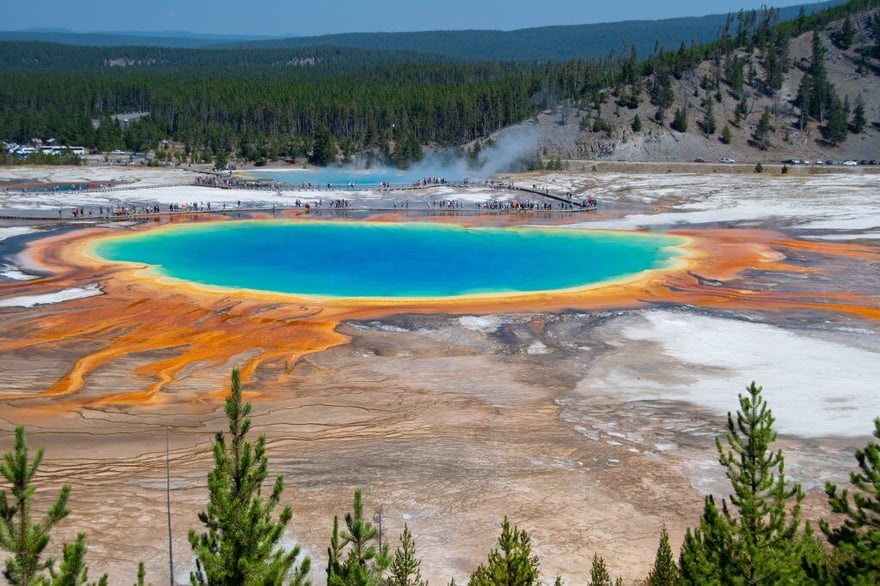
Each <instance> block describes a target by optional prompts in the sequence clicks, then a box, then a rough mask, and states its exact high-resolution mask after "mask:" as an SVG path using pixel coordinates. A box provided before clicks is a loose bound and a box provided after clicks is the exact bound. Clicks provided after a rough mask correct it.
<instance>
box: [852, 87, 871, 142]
mask: <svg viewBox="0 0 880 586" xmlns="http://www.w3.org/2000/svg"><path fill="white" fill-rule="evenodd" d="M867 123H868V121H867V120H866V119H865V99H864V98H862V94H859V95H857V96H856V106H855V109H853V119H852V131H853V133H855V134H861V132H862V131H863V130H864V129H865V125H866V124H867Z"/></svg>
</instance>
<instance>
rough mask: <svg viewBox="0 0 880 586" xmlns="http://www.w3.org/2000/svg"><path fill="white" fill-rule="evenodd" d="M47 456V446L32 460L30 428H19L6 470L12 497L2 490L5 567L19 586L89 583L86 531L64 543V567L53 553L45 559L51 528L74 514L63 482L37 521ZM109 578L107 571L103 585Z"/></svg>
mask: <svg viewBox="0 0 880 586" xmlns="http://www.w3.org/2000/svg"><path fill="white" fill-rule="evenodd" d="M42 460H43V450H42V449H39V450H37V453H36V455H35V456H34V458H33V460H31V459H30V454H29V450H28V445H27V441H26V438H25V430H24V427H17V428H16V429H15V446H14V447H13V450H12V452H8V453H6V454H4V456H3V463H2V464H0V475H2V477H3V479H4V480H5V481H6V483H8V485H9V486H10V493H11V497H12V498H11V500H10V499H9V498H8V497H7V494H6V491H5V490H4V491H0V550H3V551H6V552H9V553H10V554H11V556H10V557H8V558H7V559H6V564H5V567H4V569H3V577H4V578H6V580H7V581H8V582H9V584H12V585H14V586H28V585H30V584H36V585H40V586H67V585H71V586H73V585H79V584H87V583H88V567H87V566H86V564H85V555H86V544H85V539H86V538H85V534H84V533H80V534H79V535H77V537H76V541H75V542H74V543H72V544H65V545H64V546H63V549H62V551H63V559H62V562H61V566H60V567H59V568H58V570H56V569H55V560H54V559H52V558H51V557H49V558H45V559H43V551H44V550H45V549H46V546H47V545H48V544H49V538H50V537H51V531H52V529H53V528H54V527H55V525H57V524H58V523H59V522H60V521H61V520H62V519H64V518H65V517H67V515H68V514H70V509H68V508H67V501H68V498H69V497H70V486H69V485H67V484H65V485H64V486H62V487H61V492H60V493H59V495H58V498H57V499H55V502H53V503H52V504H51V505H50V506H49V509H48V510H47V511H46V513H45V515H44V517H43V519H42V520H40V521H34V512H33V505H34V503H33V497H34V493H36V491H37V486H36V484H35V483H34V476H35V475H36V473H37V470H38V469H39V467H40V462H42ZM106 583H107V576H106V575H105V576H102V577H101V578H100V580H99V581H98V582H97V584H99V585H104V584H106Z"/></svg>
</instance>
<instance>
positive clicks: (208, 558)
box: [189, 369, 310, 586]
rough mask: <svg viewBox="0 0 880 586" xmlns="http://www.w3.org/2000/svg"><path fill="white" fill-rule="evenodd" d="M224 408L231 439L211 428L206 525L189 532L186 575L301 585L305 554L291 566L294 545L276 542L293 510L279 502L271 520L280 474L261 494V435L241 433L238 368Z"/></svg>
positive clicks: (216, 581)
mask: <svg viewBox="0 0 880 586" xmlns="http://www.w3.org/2000/svg"><path fill="white" fill-rule="evenodd" d="M225 412H226V416H227V418H228V420H229V437H230V439H231V443H230V445H228V446H227V443H226V437H225V436H224V434H223V433H222V432H218V433H217V435H216V438H215V440H214V468H213V470H211V471H210V472H209V473H208V492H209V501H208V505H207V507H206V508H205V510H204V511H202V512H200V513H199V520H200V521H201V522H202V524H203V525H204V526H205V529H206V531H205V532H204V533H201V534H199V533H197V532H196V531H195V530H194V529H191V530H190V532H189V542H190V545H191V546H192V549H193V553H194V554H195V557H196V569H195V571H193V572H191V573H190V581H191V582H192V583H193V584H210V585H211V586H219V585H226V586H250V585H260V586H268V585H281V584H293V585H295V586H305V585H307V584H308V572H309V565H310V562H309V558H307V557H306V558H303V560H302V562H301V564H300V566H299V567H297V568H295V567H294V564H295V563H296V561H297V558H298V557H299V554H300V549H299V547H294V548H292V549H291V550H290V551H284V550H283V549H282V548H281V545H280V544H281V539H282V538H283V537H284V530H285V528H286V527H287V524H288V523H289V522H290V519H291V517H292V516H293V512H292V510H291V508H290V506H286V507H284V509H283V510H282V511H281V513H280V514H279V515H278V518H277V520H276V519H274V518H273V512H274V511H275V508H276V507H277V506H278V504H279V501H280V499H281V493H282V492H283V490H284V483H283V480H282V477H281V476H278V477H277V478H276V479H275V483H274V484H273V486H272V491H271V492H270V494H269V496H268V498H265V497H263V496H262V494H261V490H262V486H263V482H264V481H265V480H266V478H267V476H268V468H269V458H268V456H267V455H266V436H264V435H261V436H260V437H259V438H258V439H257V443H256V444H251V443H250V442H249V441H247V439H246V436H247V434H248V431H249V430H250V427H251V420H250V418H249V415H250V412H251V406H250V403H242V397H241V377H240V375H239V371H238V369H235V370H233V371H232V389H231V391H230V393H229V397H227V399H226V404H225Z"/></svg>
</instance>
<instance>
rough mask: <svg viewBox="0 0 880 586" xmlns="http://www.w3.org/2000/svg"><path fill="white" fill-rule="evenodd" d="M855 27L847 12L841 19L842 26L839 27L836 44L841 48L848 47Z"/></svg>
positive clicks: (853, 35)
mask: <svg viewBox="0 0 880 586" xmlns="http://www.w3.org/2000/svg"><path fill="white" fill-rule="evenodd" d="M855 34H856V29H855V28H854V27H853V23H852V21H851V20H850V18H849V14H847V15H846V18H845V19H844V20H843V27H842V28H841V29H840V36H839V37H838V44H839V45H840V48H841V49H849V48H850V46H851V45H852V42H853V37H855Z"/></svg>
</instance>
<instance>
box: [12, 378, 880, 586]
mask: <svg viewBox="0 0 880 586" xmlns="http://www.w3.org/2000/svg"><path fill="white" fill-rule="evenodd" d="M762 390H763V389H762V388H761V387H760V386H757V385H756V384H755V383H752V384H751V385H749V387H747V388H746V391H745V393H743V394H740V395H739V410H738V411H737V412H736V414H735V415H734V414H728V418H727V431H726V435H725V438H724V440H722V439H721V438H718V439H717V440H716V444H717V450H718V455H719V462H720V464H721V466H722V467H723V468H724V472H725V476H726V478H727V480H728V481H729V482H730V489H731V493H730V495H729V497H725V498H722V499H721V500H720V502H718V501H717V500H716V499H715V497H714V496H713V495H709V496H707V497H706V499H705V503H704V510H703V514H702V516H701V518H700V519H698V520H694V526H693V528H692V529H689V530H688V531H687V533H686V535H685V540H684V543H683V544H682V547H681V551H680V554H679V557H678V560H677V561H676V558H675V556H674V555H673V552H672V548H671V546H670V543H669V536H668V534H667V532H666V529H665V527H664V528H663V529H662V530H661V533H660V536H659V544H658V547H657V553H656V556H655V561H654V564H653V567H652V568H651V570H650V571H649V573H648V575H647V576H646V578H645V580H644V582H643V583H644V584H647V585H648V586H678V585H684V584H686V585H691V584H693V585H695V586H704V585H706V584H718V585H728V584H729V585H738V584H748V585H753V586H759V585H771V584H798V585H807V584H816V585H828V584H840V585H856V584H858V585H868V584H877V583H878V580H880V445H878V444H877V443H874V442H873V441H872V442H869V443H868V445H867V446H866V447H865V448H864V449H861V450H857V451H856V454H855V456H856V461H857V463H858V471H857V472H853V473H852V474H851V477H850V479H851V484H852V486H851V487H850V488H847V489H843V490H838V487H837V486H835V485H833V484H828V485H827V486H826V493H827V496H828V504H829V509H830V510H829V512H830V513H832V514H833V517H832V519H833V520H832V521H830V522H829V521H824V520H823V521H821V522H820V523H819V530H820V531H819V532H815V531H814V529H813V528H812V527H811V526H810V524H809V523H808V522H805V521H804V520H803V519H802V518H801V514H800V504H801V501H802V500H803V498H804V493H803V491H802V489H801V485H800V484H798V483H796V482H794V481H793V480H792V479H791V478H790V477H788V476H787V475H786V474H785V458H784V455H783V453H782V451H781V450H778V451H774V443H775V441H776V439H777V435H776V431H775V430H774V422H775V418H774V416H773V412H772V411H771V410H770V408H769V406H768V405H767V403H766V401H765V400H764V398H763V396H762ZM250 411H251V406H250V404H249V403H246V402H243V400H242V389H241V380H240V375H239V372H238V371H237V370H234V371H233V373H232V386H231V391H230V393H229V395H228V397H227V399H226V403H225V412H226V417H227V420H228V432H227V433H222V432H220V433H217V435H216V439H215V442H214V447H213V456H214V467H213V469H212V470H211V471H210V472H209V473H208V482H207V485H208V499H207V504H206V506H205V508H204V510H202V511H201V512H199V514H198V520H199V522H200V523H201V524H202V526H203V527H202V528H201V529H200V530H197V529H190V530H189V542H190V545H191V547H192V553H193V557H194V568H193V570H192V571H191V573H190V582H191V583H192V584H215V585H216V584H226V585H230V586H233V585H235V586H240V585H247V584H253V585H257V584H262V585H268V584H272V585H278V586H280V585H282V584H290V585H294V586H305V585H307V584H309V583H310V581H309V576H310V570H311V560H310V559H309V557H307V556H305V555H303V554H302V552H301V551H300V548H299V547H298V546H292V547H287V548H285V547H284V545H283V540H284V537H285V531H286V530H287V529H288V526H289V525H290V523H291V520H292V518H293V511H292V508H291V506H290V505H283V504H282V499H283V491H284V478H283V477H282V476H278V477H276V478H275V479H274V480H272V481H269V482H268V484H270V485H271V488H268V489H266V490H265V491H264V489H263V484H264V483H267V481H268V480H269V472H268V463H269V460H268V456H267V447H266V437H265V436H264V435H261V436H259V438H258V439H257V441H256V442H252V441H251V440H249V439H248V433H249V431H250V424H251V420H250ZM874 427H875V429H874V436H875V437H876V438H877V439H878V440H880V419H877V420H875V421H874ZM42 456H43V452H42V450H38V451H37V452H36V454H35V455H34V456H31V454H30V451H29V448H28V445H27V441H26V437H25V429H24V428H23V427H19V428H18V429H17V430H16V436H15V446H14V448H13V451H11V452H8V453H7V454H5V457H4V462H3V463H2V464H0V476H2V478H3V480H4V484H5V485H6V488H8V490H9V493H8V494H7V491H6V490H5V489H4V490H3V491H2V492H0V550H2V551H5V552H6V553H7V554H8V557H7V558H6V563H5V569H4V572H3V575H4V577H5V578H6V580H8V582H9V583H10V584H43V585H52V586H62V585H68V584H71V585H72V584H97V585H104V584H106V583H107V577H106V575H105V576H102V577H101V578H99V579H98V581H96V582H89V579H88V575H89V574H88V571H89V568H88V565H87V564H86V553H87V544H86V539H87V535H86V533H79V534H78V536H77V538H76V541H75V542H74V543H71V544H66V545H64V547H63V549H62V551H63V557H62V560H61V563H60V564H58V563H57V562H56V561H55V560H54V559H52V558H51V557H48V556H47V555H46V553H45V549H46V547H47V546H48V545H49V541H50V538H51V533H52V529H53V528H54V527H55V526H56V525H57V524H58V523H60V522H61V521H63V519H64V518H65V517H66V516H67V515H68V514H69V513H70V509H69V507H68V500H69V497H70V491H71V487H70V486H69V485H65V486H64V487H63V488H62V489H61V493H60V494H59V495H58V497H57V498H56V499H55V500H54V502H52V503H50V504H49V505H48V507H47V506H46V503H43V502H41V501H42V500H43V499H44V498H45V492H43V493H37V492H36V491H37V487H38V483H37V480H36V478H35V477H36V474H37V472H38V469H39V466H40V462H41V460H42ZM728 499H729V500H728ZM36 511H46V512H45V513H42V515H43V517H42V519H40V518H38V514H37V513H36ZM373 521H376V519H375V518H373ZM379 523H381V521H379ZM294 528H295V526H294ZM169 531H170V529H169ZM416 540H417V537H414V536H413V535H412V534H411V533H410V531H409V529H408V527H407V526H406V525H404V530H403V533H402V534H401V535H400V536H399V540H398V542H397V548H396V550H395V552H394V553H393V554H392V553H391V551H390V550H391V548H390V546H389V544H388V542H387V540H386V541H385V542H384V543H383V541H382V534H381V525H378V526H377V525H376V524H374V523H371V521H370V517H369V516H367V515H365V514H364V500H363V495H362V494H361V491H359V490H357V491H355V493H354V502H353V505H352V510H351V511H350V512H348V513H346V514H345V515H344V516H343V518H342V526H340V518H339V516H336V517H334V520H333V529H332V532H331V534H330V536H329V547H328V548H327V566H326V570H325V571H326V576H327V584H328V585H330V586H371V585H376V586H378V585H383V584H386V585H394V586H426V582H424V581H423V580H422V577H421V571H420V563H421V562H420V561H419V557H418V553H417V550H416ZM169 553H170V552H169ZM583 563H584V565H585V566H586V565H587V564H590V566H591V567H590V581H589V584H590V586H611V585H612V584H614V585H617V584H623V582H622V580H621V579H620V578H618V579H617V580H615V581H612V578H611V575H612V572H613V570H612V569H609V568H608V567H607V565H606V563H605V561H604V560H603V558H602V557H601V556H600V555H599V554H598V553H595V554H594V555H593V557H592V561H591V562H589V561H588V560H584V561H583ZM93 575H94V573H93ZM549 579H552V578H550V577H548V576H542V575H541V568H540V558H539V557H538V555H536V554H535V553H534V552H533V551H532V548H531V539H530V537H529V534H528V532H527V530H526V529H520V528H519V527H517V526H516V525H515V524H512V523H511V522H510V521H509V520H508V518H507V517H505V518H504V521H503V522H502V525H501V535H500V537H499V539H498V545H497V548H495V549H492V550H491V551H490V552H489V554H488V557H487V559H486V561H485V562H484V563H483V564H481V565H479V566H478V567H477V568H476V569H475V570H474V571H473V573H472V574H471V575H470V577H469V579H468V584H469V585H471V586H537V585H538V584H542V583H549ZM171 582H172V583H173V582H174V579H173V576H172V577H171ZM137 584H139V585H143V584H145V576H144V567H143V564H142V563H141V564H140V566H139V569H138V574H137ZM450 584H454V580H452V581H451V582H450ZM554 584H556V586H562V584H564V578H563V577H561V576H556V577H555V580H554Z"/></svg>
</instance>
